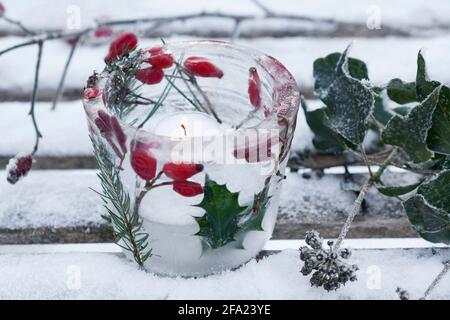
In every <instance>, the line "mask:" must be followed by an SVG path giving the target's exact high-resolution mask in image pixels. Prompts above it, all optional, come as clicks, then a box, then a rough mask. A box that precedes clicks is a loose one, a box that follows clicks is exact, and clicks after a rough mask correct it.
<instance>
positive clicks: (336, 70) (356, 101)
mask: <svg viewBox="0 0 450 320" xmlns="http://www.w3.org/2000/svg"><path fill="white" fill-rule="evenodd" d="M348 49H349V48H347V49H346V50H345V51H344V53H343V54H342V55H341V56H340V57H339V59H338V60H337V62H336V57H337V56H336V55H335V54H334V55H331V57H330V56H327V57H326V58H324V59H318V60H316V61H315V62H314V78H315V85H314V87H315V90H316V92H317V93H318V94H319V96H320V98H321V100H322V101H323V102H324V103H325V104H326V105H327V115H328V118H329V119H330V124H331V126H332V127H333V128H334V129H335V130H336V131H337V132H338V133H339V134H340V135H342V136H343V137H344V138H345V139H346V140H348V141H350V142H351V143H353V144H360V143H362V141H363V140H364V137H365V134H366V131H367V129H368V123H367V122H368V117H369V115H370V113H371V111H372V108H373V105H374V94H373V92H372V91H371V89H370V88H368V87H366V86H365V85H364V84H363V82H362V81H361V80H360V79H358V78H355V77H353V76H352V74H351V71H350V66H351V65H350V62H349V59H348V57H347V52H348ZM353 61H354V60H353ZM334 65H336V67H334ZM354 65H355V63H353V67H352V69H353V68H355V69H357V70H360V69H361V70H362V68H363V67H362V65H361V63H357V64H356V65H357V66H358V67H355V66H354ZM366 71H367V69H366ZM353 72H356V71H353ZM357 73H358V76H359V77H361V75H362V74H363V73H364V72H363V71H358V72H357ZM364 76H366V75H364Z"/></svg>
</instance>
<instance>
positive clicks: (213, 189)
mask: <svg viewBox="0 0 450 320" xmlns="http://www.w3.org/2000/svg"><path fill="white" fill-rule="evenodd" d="M203 189H204V197H203V200H202V201H201V202H200V204H198V205H196V206H197V207H200V208H202V209H204V210H205V214H204V215H203V216H202V217H196V218H195V220H196V221H197V223H198V226H199V228H200V230H199V231H198V232H197V233H196V235H197V236H200V237H202V240H203V241H204V243H205V244H206V245H207V246H208V247H210V248H212V249H217V248H220V247H222V246H224V245H226V244H227V243H230V242H232V241H235V235H236V233H237V232H238V231H239V222H240V220H241V217H242V215H243V214H244V212H245V211H246V210H247V208H248V207H242V206H240V205H239V202H238V198H239V192H231V191H229V190H228V188H227V187H226V185H219V184H217V183H216V182H215V181H213V180H211V179H210V178H209V176H208V175H207V176H206V179H205V186H204V188H203Z"/></svg>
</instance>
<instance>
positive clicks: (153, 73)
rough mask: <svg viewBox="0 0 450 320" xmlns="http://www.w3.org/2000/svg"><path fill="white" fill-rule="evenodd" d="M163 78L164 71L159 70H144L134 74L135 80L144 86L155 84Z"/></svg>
mask: <svg viewBox="0 0 450 320" xmlns="http://www.w3.org/2000/svg"><path fill="white" fill-rule="evenodd" d="M163 78H164V71H163V70H162V69H160V68H155V67H151V68H145V69H140V70H138V71H137V72H136V79H138V80H139V81H140V82H142V83H145V84H157V83H160V82H161V80H162V79H163Z"/></svg>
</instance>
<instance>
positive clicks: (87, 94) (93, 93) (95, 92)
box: [83, 87, 100, 100]
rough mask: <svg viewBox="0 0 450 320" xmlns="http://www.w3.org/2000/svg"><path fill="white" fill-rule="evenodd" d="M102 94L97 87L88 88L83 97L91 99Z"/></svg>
mask: <svg viewBox="0 0 450 320" xmlns="http://www.w3.org/2000/svg"><path fill="white" fill-rule="evenodd" d="M99 95H100V90H99V89H98V88H96V87H94V88H86V89H85V90H84V92H83V98H84V99H86V100H91V99H94V98H97V97H98V96H99Z"/></svg>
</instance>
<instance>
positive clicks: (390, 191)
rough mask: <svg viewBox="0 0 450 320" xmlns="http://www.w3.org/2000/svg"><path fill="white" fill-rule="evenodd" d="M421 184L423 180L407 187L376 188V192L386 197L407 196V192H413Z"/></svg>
mask: <svg viewBox="0 0 450 320" xmlns="http://www.w3.org/2000/svg"><path fill="white" fill-rule="evenodd" d="M422 182H423V180H421V181H419V182H417V183H413V184H410V185H407V186H399V187H393V186H391V187H387V186H380V187H378V191H380V192H381V193H382V194H384V195H385V196H388V197H398V196H401V195H404V194H407V193H409V192H412V191H414V190H415V189H416V188H417V187H418V186H420V184H421V183H422Z"/></svg>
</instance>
